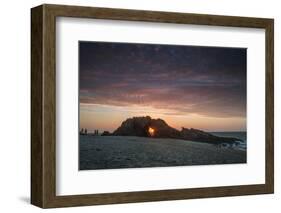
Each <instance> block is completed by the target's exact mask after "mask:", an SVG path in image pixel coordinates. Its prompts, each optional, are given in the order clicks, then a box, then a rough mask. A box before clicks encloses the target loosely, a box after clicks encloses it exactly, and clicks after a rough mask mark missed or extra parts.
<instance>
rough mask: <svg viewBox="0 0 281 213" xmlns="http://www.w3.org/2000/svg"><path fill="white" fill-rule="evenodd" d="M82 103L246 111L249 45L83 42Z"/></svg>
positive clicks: (211, 113)
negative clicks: (234, 46) (232, 46)
mask: <svg viewBox="0 0 281 213" xmlns="http://www.w3.org/2000/svg"><path fill="white" fill-rule="evenodd" d="M79 53H80V54H79V57H80V62H79V72H80V74H79V76H80V103H81V104H94V105H96V104H98V105H106V106H116V107H121V106H124V107H125V106H126V107H128V106H132V107H142V106H143V107H150V108H155V109H159V110H161V111H164V112H165V110H167V112H166V113H167V114H175V115H188V114H199V115H202V116H208V117H222V118H225V117H245V116H246V49H242V48H216V47H196V46H175V45H148V44H126V43H105V42H80V44H79Z"/></svg>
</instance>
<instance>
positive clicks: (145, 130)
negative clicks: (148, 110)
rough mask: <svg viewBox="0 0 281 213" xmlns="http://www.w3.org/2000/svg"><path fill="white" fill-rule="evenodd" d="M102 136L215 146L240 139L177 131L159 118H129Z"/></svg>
mask: <svg viewBox="0 0 281 213" xmlns="http://www.w3.org/2000/svg"><path fill="white" fill-rule="evenodd" d="M149 130H152V131H149ZM102 135H104V136H107V135H114V136H139V137H155V138H175V139H184V140H191V141H200V142H206V143H215V144H220V143H235V142H238V141H241V139H238V138H229V137H218V136H215V135H213V134H210V133H208V132H204V131H202V130H198V129H193V128H191V129H187V128H182V130H181V131H179V130H177V129H175V128H173V127H170V126H169V125H168V124H167V123H166V122H165V121H164V120H162V119H159V118H158V119H152V118H151V117H149V116H146V117H133V118H129V119H127V120H125V121H124V122H122V124H121V126H120V127H118V128H117V129H116V130H115V131H114V132H113V133H112V134H110V133H108V132H106V134H102Z"/></svg>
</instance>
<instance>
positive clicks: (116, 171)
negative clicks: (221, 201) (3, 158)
mask: <svg viewBox="0 0 281 213" xmlns="http://www.w3.org/2000/svg"><path fill="white" fill-rule="evenodd" d="M31 24H32V25H31V26H32V29H31V45H32V46H31V76H32V79H31V82H32V85H31V87H32V90H31V93H32V94H31V96H32V98H31V110H32V111H31V112H32V118H31V123H32V126H31V127H32V128H31V129H32V130H31V136H32V141H31V203H32V204H34V205H36V206H39V207H42V208H53V207H66V206H79V205H98V204H114V203H130V202H146V201H161V200H177V199H189V198H206V197H218V196H237V195H252V194H266V193H273V191H274V150H273V149H274V147H273V145H274V143H273V141H274V138H273V135H274V134H273V133H274V125H273V124H274V98H273V97H274V94H273V93H274V85H273V76H274V75H273V69H274V68H273V67H274V65H273V63H274V61H273V58H274V57H273V56H274V55H273V54H274V43H273V41H274V40H273V38H274V36H273V28H274V23H273V19H265V18H249V17H233V16H217V15H200V14H186V13H170V12H156V11H139V10H125V9H110V8H93V7H78V6H64V5H41V6H38V7H35V8H32V9H31Z"/></svg>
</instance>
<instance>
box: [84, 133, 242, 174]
mask: <svg viewBox="0 0 281 213" xmlns="http://www.w3.org/2000/svg"><path fill="white" fill-rule="evenodd" d="M79 143H80V145H79V169H80V170H91V169H117V168H142V167H165V166H184V165H211V164H234V163H246V159H247V158H246V151H243V150H236V149H233V148H223V147H219V146H217V145H212V144H208V143H201V142H193V141H186V140H180V139H168V138H167V139H163V138H148V137H135V136H92V135H80V141H79Z"/></svg>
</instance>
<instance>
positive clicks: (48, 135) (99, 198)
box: [31, 5, 274, 208]
mask: <svg viewBox="0 0 281 213" xmlns="http://www.w3.org/2000/svg"><path fill="white" fill-rule="evenodd" d="M60 16H63V17H77V18H95V19H111V20H127V21H148V22H163V23H177V24H196V25H212V26H231V27H248V28H262V29H265V32H266V38H265V39H266V58H265V60H266V73H265V74H266V121H265V122H266V138H265V140H266V150H265V154H266V167H265V171H266V177H265V180H266V181H265V184H258V185H243V186H242V185H241V186H225V187H224V186H222V187H208V188H194V189H171V190H158V191H141V192H122V193H104V194H90V195H69V196H57V195H56V137H55V135H56V92H55V91H56V79H55V78H56V68H55V64H56V57H55V53H56V41H55V37H56V17H60ZM273 29H274V20H273V19H264V18H248V17H233V16H217V15H199V14H186V13H170V12H155V11H140V10H125V9H109V8H93V7H78V6H63V5H41V6H38V7H35V8H32V9H31V115H32V116H31V203H32V204H34V205H36V206H39V207H42V208H52V207H66V206H82V205H98V204H114V203H131V202H146V201H161V200H178V199H189V198H206V197H218V196H236V195H252V194H266V193H273V191H274V143H273V141H274V138H273V137H274V134H273V133H274V94H273V93H274V85H273V83H274V80H273V78H274V73H273V72H274V71H273V69H274V68H273V63H274V59H273V58H274V32H273Z"/></svg>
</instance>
